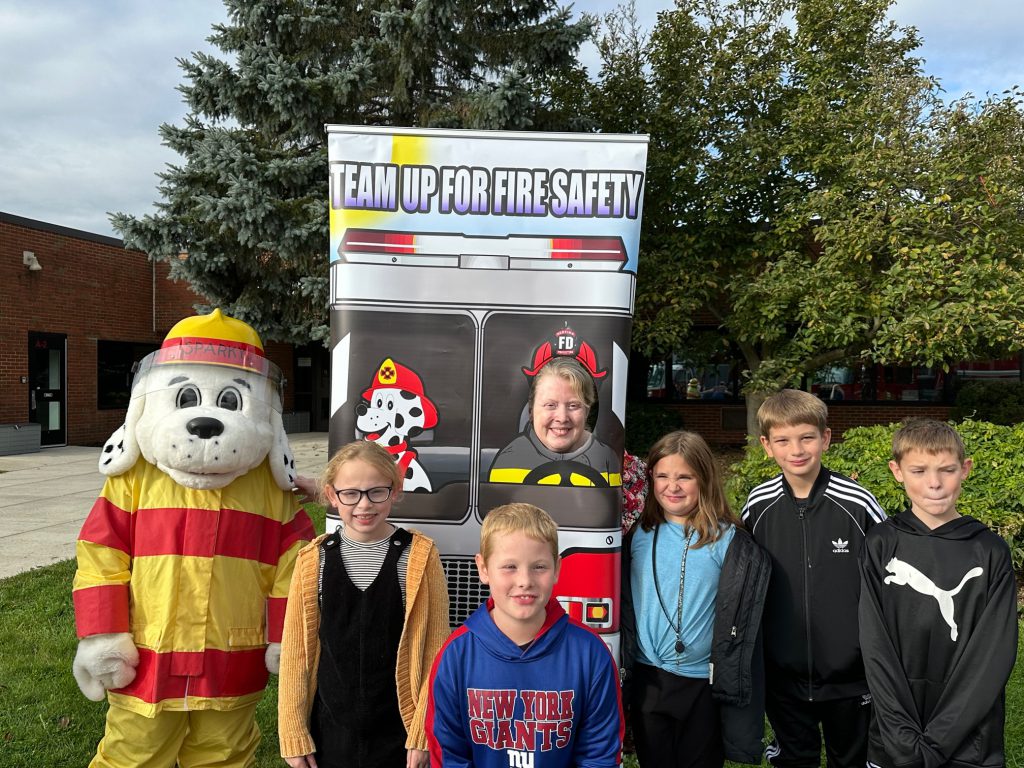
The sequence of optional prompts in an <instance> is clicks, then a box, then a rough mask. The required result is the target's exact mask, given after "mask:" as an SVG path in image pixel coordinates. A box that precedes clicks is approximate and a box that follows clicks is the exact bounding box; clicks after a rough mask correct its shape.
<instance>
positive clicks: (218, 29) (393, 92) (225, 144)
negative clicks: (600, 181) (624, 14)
mask: <svg viewBox="0 0 1024 768" xmlns="http://www.w3.org/2000/svg"><path fill="white" fill-rule="evenodd" d="M224 2H225V6H226V7H227V9H228V17H229V23H227V24H223V25H220V24H218V25H214V27H213V34H212V36H211V37H210V38H209V39H210V41H211V42H212V43H213V44H215V45H216V46H217V48H219V49H220V51H221V52H222V53H223V57H218V56H212V55H207V54H204V53H194V54H193V55H192V57H191V58H190V59H179V64H180V66H181V68H182V70H183V71H184V74H185V80H186V82H185V83H184V84H183V85H181V86H180V87H179V90H180V91H181V93H182V94H183V96H184V98H185V101H186V103H187V104H188V107H189V114H188V115H187V117H186V118H185V123H184V125H182V126H176V125H168V124H164V125H162V126H160V134H161V137H162V138H163V141H164V143H165V144H166V145H167V146H169V147H171V148H172V149H173V150H175V151H176V152H177V153H178V154H179V155H181V157H182V158H183V164H181V165H172V166H169V167H168V168H167V169H165V170H164V171H163V172H162V173H160V174H159V176H160V179H161V181H160V184H159V187H158V189H159V193H160V195H161V197H162V200H161V201H159V202H157V203H156V208H157V213H156V214H153V215H146V216H143V217H141V218H139V217H135V216H132V215H129V214H125V213H116V214H112V215H111V222H112V224H113V226H114V228H115V229H116V230H117V231H118V232H119V233H120V234H121V235H122V237H123V238H124V240H125V244H126V245H127V246H128V247H132V248H138V249H140V250H142V251H145V252H146V253H148V254H149V255H150V256H151V257H153V258H156V259H160V260H167V261H169V262H170V264H171V268H172V269H171V274H172V276H173V277H174V278H176V279H184V280H187V281H188V282H189V283H190V284H191V285H192V286H193V288H194V289H195V290H196V291H198V292H199V293H200V294H201V295H202V296H203V297H205V298H206V300H207V301H208V303H209V304H210V305H212V306H219V307H221V308H223V309H224V310H225V311H226V312H228V313H230V314H232V315H234V316H235V317H238V318H240V319H242V320H245V321H246V322H249V323H251V324H252V325H253V326H254V327H256V328H257V329H259V331H260V332H261V333H262V334H263V336H264V338H265V339H273V340H279V341H290V342H295V343H303V342H309V341H311V340H317V339H326V338H327V336H328V335H329V329H328V326H327V269H328V268H327V263H328V262H327V253H326V251H327V237H328V210H327V183H326V179H327V150H326V134H325V131H324V125H325V124H326V123H340V124H355V125H406V126H420V127H450V128H478V129H515V130H575V129H580V128H583V127H585V123H584V122H583V121H582V120H581V118H580V116H579V114H578V112H577V110H578V105H577V104H575V103H573V101H572V99H571V93H568V94H567V93H566V92H565V88H564V86H562V85H560V84H562V83H565V82H579V81H580V80H581V78H583V77H584V76H583V74H582V67H581V66H580V65H579V64H578V62H577V60H576V54H577V51H578V49H579V46H580V44H581V43H582V42H583V41H584V40H585V39H586V38H587V36H588V35H589V34H590V32H591V28H592V22H591V20H590V19H589V18H588V17H586V16H584V17H582V18H581V19H580V20H578V21H572V20H571V18H570V11H569V10H567V9H559V8H557V7H556V6H555V3H554V2H553V0H515V1H511V0H494V1H493V2H488V3H478V2H469V1H468V0H359V1H358V2H357V1H356V0H224Z"/></svg>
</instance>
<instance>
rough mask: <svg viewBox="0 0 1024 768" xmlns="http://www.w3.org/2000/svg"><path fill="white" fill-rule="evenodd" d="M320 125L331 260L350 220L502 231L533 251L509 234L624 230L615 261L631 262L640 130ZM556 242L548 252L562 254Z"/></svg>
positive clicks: (640, 175) (420, 229) (377, 225)
mask: <svg viewBox="0 0 1024 768" xmlns="http://www.w3.org/2000/svg"><path fill="white" fill-rule="evenodd" d="M327 130H328V156H329V163H330V206H331V207H330V210H331V246H330V254H331V260H332V261H333V260H336V259H339V258H342V252H343V244H344V243H345V242H346V235H348V236H349V237H350V238H351V237H355V236H357V235H352V234H350V232H351V231H352V230H355V231H357V232H362V231H364V230H372V231H373V232H375V233H378V235H387V234H397V233H405V234H406V235H410V234H423V235H426V234H440V235H448V236H462V237H478V238H499V239H504V240H505V243H504V246H505V248H504V249H505V250H506V251H509V252H513V251H517V250H522V251H525V252H530V253H532V252H534V251H535V247H534V245H533V244H529V243H528V244H526V245H523V244H521V243H517V241H516V238H524V239H532V238H541V239H545V238H548V239H568V240H571V239H577V238H580V239H587V238H595V239H619V240H621V246H622V248H623V250H624V254H625V257H626V261H625V263H624V264H623V265H622V268H623V269H625V270H627V271H630V272H633V273H635V272H636V266H637V249H638V246H639V242H640V216H641V213H642V210H643V190H644V180H645V170H646V159H647V137H646V136H632V135H601V134H564V133H502V132H477V131H434V130H414V129H401V128H375V127H358V128H357V127H350V126H328V128H327ZM565 247H566V250H565V251H561V252H554V253H552V254H551V256H552V257H553V258H571V257H572V256H573V254H574V252H573V251H572V250H571V248H569V247H568V246H565ZM500 248H501V246H500V245H497V244H495V245H494V249H493V250H495V251H497V250H499V249H500ZM469 250H471V251H472V250H473V249H472V247H469ZM509 255H512V254H511V253H509Z"/></svg>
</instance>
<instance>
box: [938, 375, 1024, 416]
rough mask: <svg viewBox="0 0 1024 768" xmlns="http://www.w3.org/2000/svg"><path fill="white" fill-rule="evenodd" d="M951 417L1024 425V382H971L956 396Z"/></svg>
mask: <svg viewBox="0 0 1024 768" xmlns="http://www.w3.org/2000/svg"><path fill="white" fill-rule="evenodd" d="M949 416H950V418H951V419H953V420H954V421H963V420H964V419H974V420H976V421H990V422H992V423H993V424H1003V425H1004V426H1009V425H1011V424H1020V423H1021V422H1024V383H1022V382H1019V381H969V382H967V383H966V384H964V385H963V386H962V387H960V389H959V391H958V392H957V393H956V400H955V402H954V404H953V410H952V411H950V414H949Z"/></svg>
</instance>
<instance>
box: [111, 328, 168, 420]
mask: <svg viewBox="0 0 1024 768" xmlns="http://www.w3.org/2000/svg"><path fill="white" fill-rule="evenodd" d="M157 348H158V345H157V344H144V343H143V344H140V343H135V342H132V341H102V340H101V341H98V342H96V407H97V408H98V409H99V410H101V411H109V410H113V409H116V408H127V407H128V401H129V400H130V399H131V393H132V367H133V366H134V365H135V363H137V362H138V361H140V360H141V359H142V358H144V357H145V356H146V355H148V354H149V353H150V352H153V351H154V350H156V349H157Z"/></svg>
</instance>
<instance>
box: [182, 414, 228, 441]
mask: <svg viewBox="0 0 1024 768" xmlns="http://www.w3.org/2000/svg"><path fill="white" fill-rule="evenodd" d="M185 429H187V430H188V433H189V434H190V435H195V436H196V437H198V438H200V439H202V440H209V439H210V438H211V437H216V436H217V435H219V434H220V433H221V432H223V431H224V425H223V424H222V423H221V422H220V420H219V419H214V418H211V417H209V416H197V417H196V418H194V419H192V420H191V421H189V423H188V424H186V425H185Z"/></svg>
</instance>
